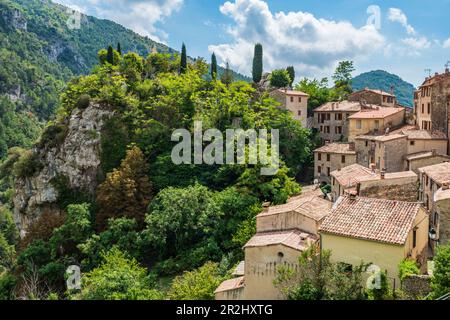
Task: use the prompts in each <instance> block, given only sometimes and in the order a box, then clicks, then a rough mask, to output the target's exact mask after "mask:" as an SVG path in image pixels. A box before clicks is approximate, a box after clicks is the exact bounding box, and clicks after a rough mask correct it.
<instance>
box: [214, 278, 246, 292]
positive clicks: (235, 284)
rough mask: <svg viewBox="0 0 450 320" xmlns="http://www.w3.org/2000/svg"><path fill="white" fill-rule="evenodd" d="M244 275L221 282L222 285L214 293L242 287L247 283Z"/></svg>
mask: <svg viewBox="0 0 450 320" xmlns="http://www.w3.org/2000/svg"><path fill="white" fill-rule="evenodd" d="M244 280H245V279H244V277H238V278H233V279H230V280H225V281H224V282H222V283H221V284H220V286H219V287H218V288H217V289H216V291H214V293H218V292H224V291H230V290H234V289H238V288H242V287H243V286H244V284H245V282H244Z"/></svg>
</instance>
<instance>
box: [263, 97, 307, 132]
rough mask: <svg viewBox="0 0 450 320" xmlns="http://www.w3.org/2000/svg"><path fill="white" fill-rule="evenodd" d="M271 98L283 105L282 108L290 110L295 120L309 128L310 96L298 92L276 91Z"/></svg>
mask: <svg viewBox="0 0 450 320" xmlns="http://www.w3.org/2000/svg"><path fill="white" fill-rule="evenodd" d="M270 96H271V97H272V98H274V99H275V100H277V101H278V102H280V103H281V107H282V108H284V109H287V110H289V111H290V112H291V113H292V116H293V117H294V119H295V120H298V121H300V123H301V124H302V127H303V128H307V119H308V98H309V95H308V94H306V93H304V92H301V91H296V90H288V89H275V90H273V91H271V92H270Z"/></svg>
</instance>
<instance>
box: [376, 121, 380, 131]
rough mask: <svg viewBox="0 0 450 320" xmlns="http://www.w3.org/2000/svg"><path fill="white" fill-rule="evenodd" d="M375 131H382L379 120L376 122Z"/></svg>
mask: <svg viewBox="0 0 450 320" xmlns="http://www.w3.org/2000/svg"><path fill="white" fill-rule="evenodd" d="M375 129H376V130H378V129H380V121H379V120H375Z"/></svg>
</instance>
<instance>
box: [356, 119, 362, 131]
mask: <svg viewBox="0 0 450 320" xmlns="http://www.w3.org/2000/svg"><path fill="white" fill-rule="evenodd" d="M356 129H361V120H356Z"/></svg>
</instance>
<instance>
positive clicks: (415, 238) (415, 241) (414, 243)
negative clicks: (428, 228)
mask: <svg viewBox="0 0 450 320" xmlns="http://www.w3.org/2000/svg"><path fill="white" fill-rule="evenodd" d="M416 245H417V227H416V228H414V230H413V248H415V247H416Z"/></svg>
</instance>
